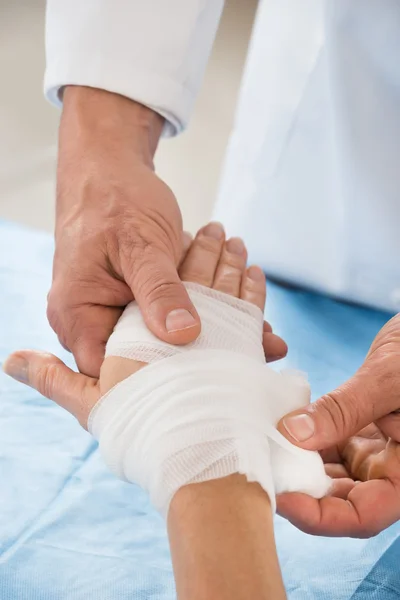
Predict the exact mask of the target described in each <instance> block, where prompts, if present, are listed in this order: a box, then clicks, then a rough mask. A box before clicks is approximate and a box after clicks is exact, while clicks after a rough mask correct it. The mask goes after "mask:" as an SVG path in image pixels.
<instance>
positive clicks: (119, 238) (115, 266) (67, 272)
mask: <svg viewBox="0 0 400 600" xmlns="http://www.w3.org/2000/svg"><path fill="white" fill-rule="evenodd" d="M163 125H164V119H163V118H162V117H161V116H160V115H159V114H157V113H156V112H154V111H153V110H151V109H149V108H147V107H145V106H143V105H141V104H139V103H137V102H134V101H132V100H129V99H128V98H124V97H123V96H119V95H118V94H112V93H109V92H107V91H104V90H99V89H94V88H86V87H82V86H67V87H66V88H65V90H64V97H63V112H62V118H61V124H60V133H59V153H58V170H57V210H56V229H55V248H56V249H55V256H54V265H53V282H52V286H51V290H50V293H49V296H48V310H47V315H48V319H49V322H50V325H51V326H52V328H53V329H54V330H55V332H56V333H57V335H58V337H59V340H60V342H61V344H62V345H63V346H64V347H65V348H66V349H68V350H70V351H71V352H72V353H73V355H74V358H75V361H76V364H77V366H78V368H79V370H80V371H81V372H82V373H85V374H86V375H90V376H91V377H95V378H98V377H99V372H100V366H101V364H102V362H103V358H104V348H105V344H106V342H107V340H108V338H109V337H110V335H111V333H112V330H113V328H114V326H115V324H116V322H117V321H118V319H119V317H120V315H121V313H122V310H123V309H124V307H125V306H126V305H127V304H128V303H129V302H131V301H132V300H133V299H134V298H135V300H136V301H137V302H138V304H139V306H140V309H141V311H142V314H143V318H144V320H145V321H146V325H147V327H148V328H149V329H150V330H151V331H152V332H153V333H154V334H155V335H156V336H158V337H159V338H160V339H162V340H164V341H167V342H170V343H172V344H187V343H188V342H191V341H193V340H194V339H196V338H197V336H198V335H199V333H200V329H201V324H200V320H199V317H198V315H197V312H196V310H195V308H194V306H193V305H192V303H191V301H190V298H189V296H188V294H187V293H186V290H185V288H184V286H183V285H182V283H181V279H180V278H179V275H178V265H179V263H180V260H181V258H182V254H183V252H184V233H183V230H182V217H181V213H180V209H179V206H178V202H177V200H176V198H175V196H174V194H173V192H172V191H171V189H170V188H169V187H168V186H167V185H166V184H165V183H164V182H163V181H162V180H161V179H160V178H159V177H157V175H156V173H155V171H154V164H153V158H154V153H155V151H156V148H157V144H158V140H159V138H160V135H161V132H162V129H163ZM279 351H280V354H279V356H278V355H276V356H274V357H271V356H270V355H269V354H268V349H266V354H267V358H273V359H276V358H281V357H282V356H283V354H284V353H285V352H286V345H285V344H284V342H281V345H280V348H279Z"/></svg>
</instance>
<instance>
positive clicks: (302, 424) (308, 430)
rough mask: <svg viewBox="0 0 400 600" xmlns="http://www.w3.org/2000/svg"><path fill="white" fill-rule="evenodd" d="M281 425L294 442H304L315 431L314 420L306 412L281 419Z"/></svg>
mask: <svg viewBox="0 0 400 600" xmlns="http://www.w3.org/2000/svg"><path fill="white" fill-rule="evenodd" d="M283 425H284V427H285V429H286V431H287V432H288V433H289V434H290V435H291V436H292V438H293V439H294V440H296V442H305V441H307V440H309V439H310V437H312V436H313V435H314V432H315V424H314V421H313V419H312V418H311V417H310V416H309V415H306V414H303V415H293V417H286V418H285V419H283Z"/></svg>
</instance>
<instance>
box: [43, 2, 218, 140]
mask: <svg viewBox="0 0 400 600" xmlns="http://www.w3.org/2000/svg"><path fill="white" fill-rule="evenodd" d="M222 7H223V0H168V2H167V1H166V0H67V1H66V0H47V25H46V56H47V68H46V75H45V84H44V87H45V94H46V96H47V97H48V99H49V100H50V101H51V102H53V103H54V104H56V105H60V97H59V92H60V89H61V88H62V87H63V86H65V85H67V84H74V85H86V86H90V87H96V88H100V89H105V90H108V91H110V92H115V93H117V94H121V95H123V96H127V97H128V98H132V99H133V100H136V101H137V102H140V103H141V104H145V105H147V106H149V107H150V108H152V109H153V110H155V111H156V112H158V113H160V114H162V115H163V116H164V117H165V118H166V119H167V126H166V129H165V132H164V133H165V134H166V135H173V134H175V133H176V132H178V131H181V130H182V129H183V127H185V126H186V125H187V122H188V119H189V116H190V113H191V111H192V108H193V104H194V101H195V99H196V96H197V92H198V90H199V87H200V84H201V81H202V78H203V74H204V70H205V67H206V64H207V59H208V56H209V53H210V51H211V47H212V43H213V41H214V37H215V32H216V30H217V26H218V22H219V18H220V15H221V11H222Z"/></svg>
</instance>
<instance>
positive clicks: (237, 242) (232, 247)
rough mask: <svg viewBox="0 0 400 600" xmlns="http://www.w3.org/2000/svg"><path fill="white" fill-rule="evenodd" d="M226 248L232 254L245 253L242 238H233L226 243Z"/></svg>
mask: <svg viewBox="0 0 400 600" xmlns="http://www.w3.org/2000/svg"><path fill="white" fill-rule="evenodd" d="M226 249H227V250H228V252H231V253H232V254H243V252H244V250H245V248H244V243H243V241H242V240H241V239H240V238H231V239H230V240H228V242H227V244H226Z"/></svg>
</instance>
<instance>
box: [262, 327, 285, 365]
mask: <svg viewBox="0 0 400 600" xmlns="http://www.w3.org/2000/svg"><path fill="white" fill-rule="evenodd" d="M263 348H264V354H265V360H266V362H273V361H275V360H279V359H280V358H283V357H284V356H286V354H287V351H288V347H287V344H286V342H284V341H283V339H282V338H280V337H279V335H275V333H264V334H263Z"/></svg>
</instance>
